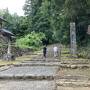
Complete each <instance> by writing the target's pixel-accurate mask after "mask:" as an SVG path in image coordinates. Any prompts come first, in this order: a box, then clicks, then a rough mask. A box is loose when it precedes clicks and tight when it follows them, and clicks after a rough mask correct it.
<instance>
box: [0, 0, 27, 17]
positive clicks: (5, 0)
mask: <svg viewBox="0 0 90 90" xmlns="http://www.w3.org/2000/svg"><path fill="white" fill-rule="evenodd" d="M24 3H25V0H0V9H5V8H8V10H9V11H10V13H11V14H13V13H17V14H18V15H20V16H22V15H24V12H23V10H22V7H23V5H24Z"/></svg>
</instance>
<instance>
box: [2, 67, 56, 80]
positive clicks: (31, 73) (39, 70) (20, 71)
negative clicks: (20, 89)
mask: <svg viewBox="0 0 90 90" xmlns="http://www.w3.org/2000/svg"><path fill="white" fill-rule="evenodd" d="M57 70H58V67H55V66H54V67H48V66H31V67H30V66H20V67H11V68H9V69H7V70H5V71H1V72H0V78H1V79H2V78H27V77H28V78H31V79H32V78H36V79H40V78H45V77H46V78H49V77H50V78H51V77H52V78H53V77H54V76H55V75H56V72H57ZM38 77H39V78H38Z"/></svg>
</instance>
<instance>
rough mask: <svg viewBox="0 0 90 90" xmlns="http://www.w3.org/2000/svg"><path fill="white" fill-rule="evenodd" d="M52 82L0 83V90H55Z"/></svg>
mask: <svg viewBox="0 0 90 90" xmlns="http://www.w3.org/2000/svg"><path fill="white" fill-rule="evenodd" d="M54 88H55V84H54V82H53V81H26V80H25V81H17V80H16V81H10V80H9V81H6V80H5V81H0V90H55V89H54Z"/></svg>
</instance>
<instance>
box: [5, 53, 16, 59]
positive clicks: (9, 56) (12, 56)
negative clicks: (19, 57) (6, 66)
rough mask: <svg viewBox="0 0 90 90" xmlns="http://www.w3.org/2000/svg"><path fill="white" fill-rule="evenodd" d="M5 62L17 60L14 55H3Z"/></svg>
mask: <svg viewBox="0 0 90 90" xmlns="http://www.w3.org/2000/svg"><path fill="white" fill-rule="evenodd" d="M3 60H7V61H9V60H11V61H14V60H15V56H14V55H13V54H4V55H3Z"/></svg>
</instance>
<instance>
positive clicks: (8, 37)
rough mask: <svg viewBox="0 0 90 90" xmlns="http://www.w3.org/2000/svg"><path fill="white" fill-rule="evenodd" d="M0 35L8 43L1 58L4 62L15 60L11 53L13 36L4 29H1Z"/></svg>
mask: <svg viewBox="0 0 90 90" xmlns="http://www.w3.org/2000/svg"><path fill="white" fill-rule="evenodd" d="M0 34H2V36H3V37H5V38H6V39H7V41H8V49H7V53H6V54H5V55H4V56H3V59H4V60H15V56H14V55H13V54H12V53H11V39H12V38H13V37H14V34H13V33H11V32H10V31H8V30H6V29H1V30H0Z"/></svg>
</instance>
